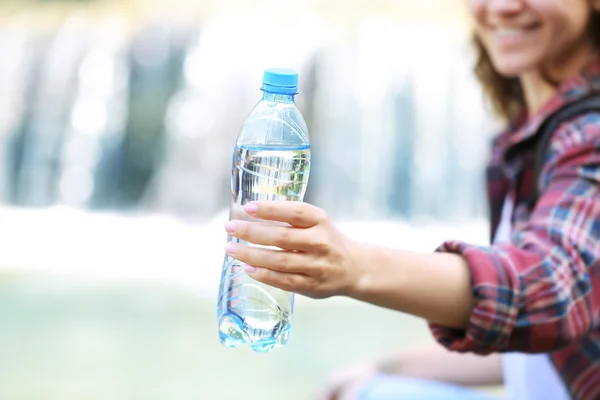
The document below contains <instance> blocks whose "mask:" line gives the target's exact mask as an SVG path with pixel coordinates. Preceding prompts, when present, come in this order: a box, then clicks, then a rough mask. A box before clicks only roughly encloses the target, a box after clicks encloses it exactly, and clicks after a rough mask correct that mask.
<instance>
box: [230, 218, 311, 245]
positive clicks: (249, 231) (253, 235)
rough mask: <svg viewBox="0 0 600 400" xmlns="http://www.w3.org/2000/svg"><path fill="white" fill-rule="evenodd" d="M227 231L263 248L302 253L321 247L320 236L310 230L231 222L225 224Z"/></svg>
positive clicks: (269, 224) (268, 224)
mask: <svg viewBox="0 0 600 400" xmlns="http://www.w3.org/2000/svg"><path fill="white" fill-rule="evenodd" d="M225 230H226V231H227V233H229V234H230V235H231V236H233V237H236V238H238V239H240V240H244V241H246V242H250V243H254V244H258V245H262V246H276V247H279V248H281V249H285V250H300V251H306V250H316V249H318V248H319V247H320V246H319V241H318V235H316V233H315V232H312V231H311V230H308V229H298V228H293V227H290V226H281V225H273V224H271V223H267V224H265V223H252V222H247V221H229V222H227V223H226V224H225Z"/></svg>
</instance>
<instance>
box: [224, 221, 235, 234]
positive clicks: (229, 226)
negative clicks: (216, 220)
mask: <svg viewBox="0 0 600 400" xmlns="http://www.w3.org/2000/svg"><path fill="white" fill-rule="evenodd" d="M225 230H226V231H227V232H228V233H235V222H232V221H229V222H228V223H226V224H225Z"/></svg>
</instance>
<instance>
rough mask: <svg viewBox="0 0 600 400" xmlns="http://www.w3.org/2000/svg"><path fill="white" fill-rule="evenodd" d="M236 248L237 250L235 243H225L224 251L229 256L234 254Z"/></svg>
mask: <svg viewBox="0 0 600 400" xmlns="http://www.w3.org/2000/svg"><path fill="white" fill-rule="evenodd" d="M236 250H237V245H236V244H235V243H227V245H226V246H225V251H226V252H227V254H229V255H230V256H233V255H235V252H236Z"/></svg>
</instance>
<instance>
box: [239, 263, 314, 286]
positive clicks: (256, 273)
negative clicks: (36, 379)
mask: <svg viewBox="0 0 600 400" xmlns="http://www.w3.org/2000/svg"><path fill="white" fill-rule="evenodd" d="M244 270H245V271H246V273H247V274H248V275H249V276H250V277H251V278H252V279H255V280H257V281H259V282H262V283H264V284H266V285H269V286H273V287H276V288H279V289H281V290H285V291H286V292H294V293H301V292H304V291H305V290H306V288H307V277H306V275H302V274H294V273H286V272H279V271H274V270H270V269H266V268H257V267H254V266H249V265H246V266H245V267H244Z"/></svg>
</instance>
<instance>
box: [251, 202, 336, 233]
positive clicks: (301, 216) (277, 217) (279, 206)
mask: <svg viewBox="0 0 600 400" xmlns="http://www.w3.org/2000/svg"><path fill="white" fill-rule="evenodd" d="M244 210H245V211H246V212H247V213H248V214H250V215H252V216H254V217H257V218H260V219H266V220H270V221H280V222H286V223H288V224H290V225H292V226H295V227H297V228H310V227H313V226H315V225H317V224H319V223H322V222H325V221H326V220H327V214H326V213H325V211H323V210H321V209H320V208H318V207H315V206H313V205H311V204H308V203H303V202H301V201H256V202H252V203H248V204H246V205H245V206H244Z"/></svg>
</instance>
